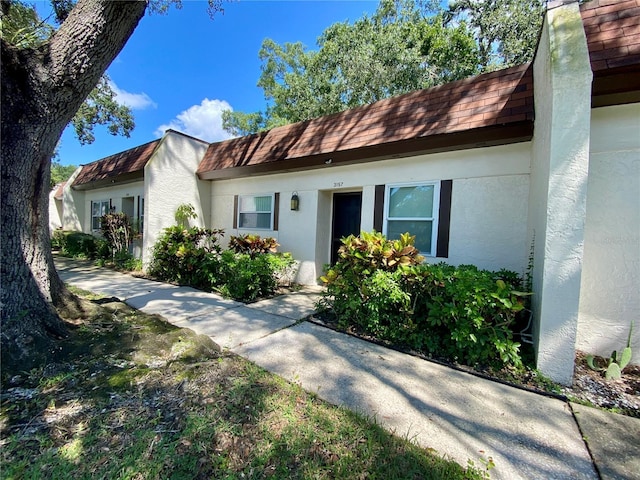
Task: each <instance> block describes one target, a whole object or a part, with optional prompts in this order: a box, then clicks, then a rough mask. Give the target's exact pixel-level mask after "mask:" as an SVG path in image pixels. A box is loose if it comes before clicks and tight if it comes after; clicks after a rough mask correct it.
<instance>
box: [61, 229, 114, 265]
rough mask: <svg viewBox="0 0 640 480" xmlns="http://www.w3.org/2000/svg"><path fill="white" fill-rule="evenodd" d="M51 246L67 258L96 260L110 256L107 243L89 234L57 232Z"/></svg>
mask: <svg viewBox="0 0 640 480" xmlns="http://www.w3.org/2000/svg"><path fill="white" fill-rule="evenodd" d="M51 244H52V247H54V248H58V249H59V250H60V254H61V255H64V256H65V257H72V258H84V259H94V258H100V257H103V256H105V255H110V253H109V247H108V245H107V242H106V241H104V240H103V239H101V238H97V237H94V236H93V235H90V234H88V233H82V232H70V231H64V230H56V231H54V232H53V235H52V241H51Z"/></svg>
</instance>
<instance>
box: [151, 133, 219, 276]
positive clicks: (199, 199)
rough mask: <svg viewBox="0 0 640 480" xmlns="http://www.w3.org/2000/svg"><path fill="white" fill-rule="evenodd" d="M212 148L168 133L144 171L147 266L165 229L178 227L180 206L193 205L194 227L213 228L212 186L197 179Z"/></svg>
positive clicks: (180, 135) (198, 141) (179, 135)
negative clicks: (153, 248)
mask: <svg viewBox="0 0 640 480" xmlns="http://www.w3.org/2000/svg"><path fill="white" fill-rule="evenodd" d="M207 147H208V144H207V143H205V142H203V141H200V140H196V139H194V138H192V137H189V136H186V135H183V134H181V133H178V132H175V131H172V130H168V131H167V132H166V133H165V136H164V137H163V139H162V142H161V143H160V145H159V146H158V148H157V150H156V152H155V154H154V155H153V157H152V158H151V160H149V162H148V163H147V165H146V167H145V170H144V198H145V219H144V221H145V225H144V236H143V247H142V248H143V257H142V258H143V263H144V264H145V265H148V262H149V261H150V251H151V248H152V247H153V245H154V244H155V242H156V240H157V238H158V235H159V233H160V232H161V231H162V229H164V228H167V227H170V226H171V225H175V223H176V222H175V216H174V215H175V212H176V209H177V208H178V206H180V205H181V204H184V203H190V204H191V205H193V207H194V208H195V211H196V213H197V215H198V218H197V219H196V220H192V221H191V225H198V226H209V225H208V220H209V218H210V216H211V212H210V210H209V206H210V201H209V198H210V196H211V190H210V184H209V182H206V181H201V180H199V179H198V177H197V176H196V173H195V172H196V170H197V168H198V164H199V163H200V161H201V160H202V157H203V156H204V153H205V152H206V150H207Z"/></svg>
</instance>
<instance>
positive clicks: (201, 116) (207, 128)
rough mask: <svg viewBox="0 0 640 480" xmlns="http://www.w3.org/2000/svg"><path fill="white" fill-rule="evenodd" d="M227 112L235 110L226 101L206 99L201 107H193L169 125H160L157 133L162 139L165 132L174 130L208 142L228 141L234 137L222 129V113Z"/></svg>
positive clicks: (180, 114)
mask: <svg viewBox="0 0 640 480" xmlns="http://www.w3.org/2000/svg"><path fill="white" fill-rule="evenodd" d="M225 110H233V109H232V108H231V105H229V103H227V102H226V101H225V100H209V99H208V98H205V99H204V100H202V102H201V103H200V105H192V106H191V107H189V108H187V109H186V110H184V111H183V112H181V113H179V114H178V115H177V116H176V118H174V119H173V120H171V121H170V122H169V123H167V124H164V125H160V126H159V127H158V129H157V130H156V132H155V133H156V135H157V136H158V137H161V136H162V135H164V132H165V130H168V129H173V130H178V131H179V132H183V133H186V134H187V135H191V136H193V137H196V138H200V139H202V140H205V141H207V142H219V141H221V140H227V139H229V138H232V137H233V135H230V134H229V132H227V131H225V130H224V129H223V128H222V112H223V111H225Z"/></svg>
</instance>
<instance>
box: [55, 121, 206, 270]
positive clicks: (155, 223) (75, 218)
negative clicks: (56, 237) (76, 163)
mask: <svg viewBox="0 0 640 480" xmlns="http://www.w3.org/2000/svg"><path fill="white" fill-rule="evenodd" d="M208 145H209V144H208V143H206V142H204V141H202V140H199V139H197V138H194V137H191V136H189V135H185V134H183V133H180V132H177V131H174V130H167V131H166V132H165V134H164V136H163V137H162V138H161V139H159V140H155V141H153V142H149V143H146V144H144V145H140V146H138V147H135V148H132V149H130V150H126V151H124V152H120V153H117V154H115V155H111V156H109V157H106V158H103V159H101V160H98V161H96V162H92V163H89V164H87V165H83V166H81V167H78V169H77V170H76V171H75V172H74V173H73V175H72V176H71V178H70V179H69V180H68V181H67V182H66V184H65V185H64V187H63V188H62V198H63V200H62V215H61V217H62V220H61V222H60V223H61V226H62V228H63V229H65V230H76V231H81V232H86V233H97V232H99V231H100V217H101V216H102V215H104V214H105V213H108V212H110V211H115V212H124V213H126V214H127V216H128V217H129V218H130V219H132V220H133V224H134V228H135V229H136V230H137V231H139V232H140V233H141V234H142V238H141V240H139V241H138V244H137V246H136V247H137V251H136V252H135V253H137V254H138V255H139V256H141V257H142V260H143V263H144V264H148V261H149V255H150V251H151V248H152V247H153V244H154V243H155V242H156V240H157V238H158V234H159V233H160V232H161V231H162V229H164V228H166V227H169V226H171V225H173V224H175V220H174V214H175V211H176V209H177V207H178V206H179V205H180V204H182V203H190V204H192V205H193V206H194V207H195V211H196V213H197V214H198V219H197V220H195V221H194V222H195V223H194V224H198V225H200V226H204V222H205V219H208V218H209V217H210V210H209V201H208V199H209V198H210V185H209V182H204V181H201V180H199V179H198V178H197V176H196V174H195V171H196V168H197V167H198V163H199V162H200V160H201V159H202V156H203V155H204V152H205V151H206V149H207V147H208ZM58 190H60V189H58ZM55 195H59V194H58V193H56V194H55ZM55 195H54V198H55ZM49 209H50V211H51V209H52V207H51V205H50V207H49ZM50 224H52V225H53V221H50Z"/></svg>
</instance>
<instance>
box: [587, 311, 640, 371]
mask: <svg viewBox="0 0 640 480" xmlns="http://www.w3.org/2000/svg"><path fill="white" fill-rule="evenodd" d="M632 332H633V322H631V325H629V336H628V337H627V346H626V347H625V348H623V349H622V351H621V352H620V354H618V352H617V351H616V350H614V351H613V352H612V353H611V356H610V357H609V359H608V361H607V363H606V365H602V362H598V361H597V360H596V358H595V357H594V356H593V355H587V365H588V366H589V368H591V369H592V370H596V371H601V372H603V373H604V376H605V378H606V379H607V380H617V379H619V378H620V377H621V376H622V370H624V367H626V366H627V365H629V362H630V361H631V356H632V355H633V352H632V351H631V334H632Z"/></svg>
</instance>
